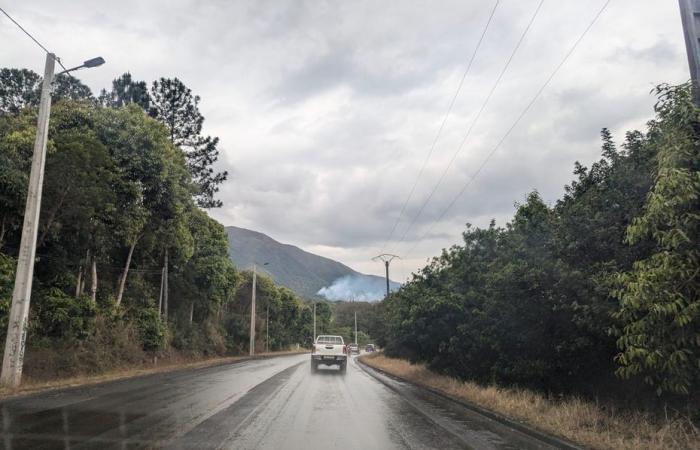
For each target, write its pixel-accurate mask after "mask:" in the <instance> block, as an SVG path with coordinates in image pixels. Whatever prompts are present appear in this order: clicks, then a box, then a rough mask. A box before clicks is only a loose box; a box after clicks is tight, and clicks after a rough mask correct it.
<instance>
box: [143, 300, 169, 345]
mask: <svg viewBox="0 0 700 450" xmlns="http://www.w3.org/2000/svg"><path fill="white" fill-rule="evenodd" d="M138 314H139V316H138V319H137V321H136V323H137V326H138V330H139V335H140V337H141V342H142V344H143V349H144V350H145V351H147V352H156V351H158V350H161V349H163V348H164V347H165V344H166V333H167V330H166V327H165V324H164V323H163V321H162V320H161V318H160V314H159V312H158V310H157V309H155V308H143V309H141V310H140V311H139V313H138Z"/></svg>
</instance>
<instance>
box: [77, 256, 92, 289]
mask: <svg viewBox="0 0 700 450" xmlns="http://www.w3.org/2000/svg"><path fill="white" fill-rule="evenodd" d="M88 264H90V249H87V251H86V252H85V264H81V266H80V288H79V289H78V295H83V294H84V293H85V280H86V279H87V274H86V273H85V272H86V268H87V265H88Z"/></svg>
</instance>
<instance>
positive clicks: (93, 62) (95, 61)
mask: <svg viewBox="0 0 700 450" xmlns="http://www.w3.org/2000/svg"><path fill="white" fill-rule="evenodd" d="M104 63H105V60H104V58H103V57H101V56H98V57H97V58H92V59H88V60H87V61H85V62H83V63H82V64H81V65H79V66H75V67H73V68H70V69H66V70H64V71H63V72H59V73H57V74H56V75H63V74H64V73H68V72H73V71H75V70H79V69H89V68H92V67H98V66H101V65H102V64H104Z"/></svg>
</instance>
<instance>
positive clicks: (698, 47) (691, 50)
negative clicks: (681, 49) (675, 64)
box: [678, 0, 700, 104]
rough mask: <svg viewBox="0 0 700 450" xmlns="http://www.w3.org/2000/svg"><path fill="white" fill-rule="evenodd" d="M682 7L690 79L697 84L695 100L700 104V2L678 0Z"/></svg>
mask: <svg viewBox="0 0 700 450" xmlns="http://www.w3.org/2000/svg"><path fill="white" fill-rule="evenodd" d="M678 5H679V6H680V8H681V22H682V23H683V35H684V36H685V49H686V52H687V53H688V66H689V68H690V79H691V80H693V84H694V85H695V86H694V88H695V101H696V103H698V104H700V94H699V93H698V80H700V3H698V2H697V1H695V0H678Z"/></svg>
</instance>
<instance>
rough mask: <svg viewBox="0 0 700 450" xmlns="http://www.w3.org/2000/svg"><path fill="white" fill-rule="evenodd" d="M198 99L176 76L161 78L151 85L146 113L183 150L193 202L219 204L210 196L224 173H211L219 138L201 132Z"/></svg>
mask: <svg viewBox="0 0 700 450" xmlns="http://www.w3.org/2000/svg"><path fill="white" fill-rule="evenodd" d="M199 100H200V98H199V96H198V95H193V94H192V90H191V89H189V88H188V87H187V86H185V84H184V83H183V82H182V81H180V80H179V79H177V78H172V79H171V78H161V79H160V80H157V81H154V82H153V87H152V88H151V107H150V115H151V116H152V117H155V118H156V119H158V120H159V121H161V122H162V123H163V124H165V126H166V128H167V129H168V133H169V135H170V140H171V142H172V143H173V144H174V145H176V146H178V147H180V148H181V149H182V150H183V151H184V152H185V155H186V156H187V165H188V167H189V169H190V173H191V174H192V178H193V180H194V182H195V184H196V185H197V190H196V192H195V194H194V196H195V199H196V201H197V204H198V205H199V206H201V207H203V208H212V207H220V206H221V205H222V203H221V201H219V200H216V199H214V194H215V193H216V192H217V191H218V186H219V185H220V184H221V183H223V182H224V181H225V180H226V178H227V177H228V173H227V172H225V171H224V172H215V171H214V169H213V167H212V166H213V164H214V163H215V162H216V161H217V160H218V158H219V150H218V149H217V145H218V143H219V138H217V137H211V136H206V137H205V136H202V135H201V132H202V124H203V123H204V116H202V114H201V113H200V112H199Z"/></svg>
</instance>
